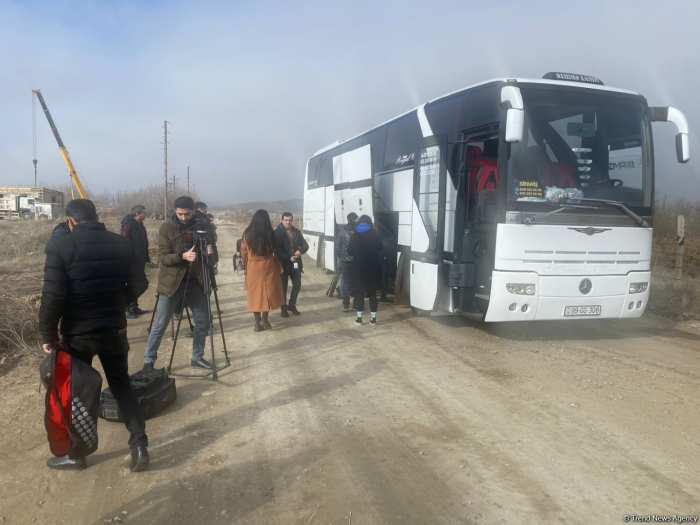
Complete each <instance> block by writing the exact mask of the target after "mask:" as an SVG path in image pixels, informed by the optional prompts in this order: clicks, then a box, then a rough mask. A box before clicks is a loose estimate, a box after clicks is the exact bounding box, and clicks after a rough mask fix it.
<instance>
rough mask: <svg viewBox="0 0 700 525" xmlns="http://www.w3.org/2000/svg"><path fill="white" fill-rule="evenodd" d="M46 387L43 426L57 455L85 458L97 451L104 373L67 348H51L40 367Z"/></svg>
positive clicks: (50, 445) (53, 451)
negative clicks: (74, 355)
mask: <svg viewBox="0 0 700 525" xmlns="http://www.w3.org/2000/svg"><path fill="white" fill-rule="evenodd" d="M40 375H41V382H42V383H43V384H44V386H45V387H46V401H45V406H46V414H45V416H44V425H45V426H46V435H47V437H48V440H49V448H50V449H51V453H52V454H53V455H54V456H66V455H67V456H69V457H70V458H72V459H75V458H84V457H85V456H89V455H90V454H92V453H93V452H95V451H96V450H97V418H98V415H99V413H100V392H101V391H102V376H101V375H100V373H99V372H98V371H97V370H95V369H94V368H92V367H91V366H90V365H88V364H87V363H85V362H84V361H81V360H80V359H75V358H74V357H73V356H71V355H70V354H69V353H68V351H67V350H66V349H65V348H64V347H59V348H58V349H54V350H52V351H51V355H50V356H48V357H46V358H45V359H44V361H43V362H42V363H41V366H40Z"/></svg>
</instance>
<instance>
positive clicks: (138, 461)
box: [129, 445, 151, 472]
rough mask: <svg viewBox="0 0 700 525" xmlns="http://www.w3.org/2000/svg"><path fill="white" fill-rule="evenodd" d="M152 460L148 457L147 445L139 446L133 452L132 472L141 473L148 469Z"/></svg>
mask: <svg viewBox="0 0 700 525" xmlns="http://www.w3.org/2000/svg"><path fill="white" fill-rule="evenodd" d="M150 462H151V458H150V457H149V456H148V449H147V448H146V445H139V446H137V447H134V448H133V449H132V450H131V465H130V466H129V468H130V469H131V472H141V471H144V470H146V469H147V468H148V465H149V464H150Z"/></svg>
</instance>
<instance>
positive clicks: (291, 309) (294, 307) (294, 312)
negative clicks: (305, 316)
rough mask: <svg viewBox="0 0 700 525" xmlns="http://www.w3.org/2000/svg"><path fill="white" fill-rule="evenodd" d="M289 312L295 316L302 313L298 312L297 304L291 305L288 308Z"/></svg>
mask: <svg viewBox="0 0 700 525" xmlns="http://www.w3.org/2000/svg"><path fill="white" fill-rule="evenodd" d="M287 310H289V311H290V312H292V313H293V314H294V315H301V312H300V311H299V310H297V305H295V304H290V305H289V306H287Z"/></svg>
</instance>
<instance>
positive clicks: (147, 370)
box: [141, 363, 153, 372]
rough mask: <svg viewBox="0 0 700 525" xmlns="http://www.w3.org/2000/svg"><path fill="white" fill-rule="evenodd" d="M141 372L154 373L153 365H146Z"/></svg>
mask: <svg viewBox="0 0 700 525" xmlns="http://www.w3.org/2000/svg"><path fill="white" fill-rule="evenodd" d="M141 370H142V371H143V372H153V363H144V364H143V368H142V369H141Z"/></svg>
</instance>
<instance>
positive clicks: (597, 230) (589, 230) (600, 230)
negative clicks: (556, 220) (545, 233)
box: [569, 227, 612, 236]
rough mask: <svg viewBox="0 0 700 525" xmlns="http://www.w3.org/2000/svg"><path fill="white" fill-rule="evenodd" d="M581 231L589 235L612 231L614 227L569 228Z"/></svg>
mask: <svg viewBox="0 0 700 525" xmlns="http://www.w3.org/2000/svg"><path fill="white" fill-rule="evenodd" d="M569 229H570V230H574V231H576V232H579V233H585V234H586V235H588V236H591V235H595V234H596V233H603V232H607V231H610V230H611V229H612V228H590V227H589V228H569Z"/></svg>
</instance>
